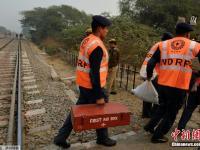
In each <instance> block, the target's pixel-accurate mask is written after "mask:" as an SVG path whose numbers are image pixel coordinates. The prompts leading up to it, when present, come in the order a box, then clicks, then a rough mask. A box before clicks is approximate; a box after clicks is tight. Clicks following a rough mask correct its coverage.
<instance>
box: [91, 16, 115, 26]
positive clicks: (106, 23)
mask: <svg viewBox="0 0 200 150" xmlns="http://www.w3.org/2000/svg"><path fill="white" fill-rule="evenodd" d="M92 20H93V22H95V23H96V24H98V25H101V26H111V24H112V23H111V21H110V20H109V19H107V18H106V17H103V16H100V15H95V16H93V17H92Z"/></svg>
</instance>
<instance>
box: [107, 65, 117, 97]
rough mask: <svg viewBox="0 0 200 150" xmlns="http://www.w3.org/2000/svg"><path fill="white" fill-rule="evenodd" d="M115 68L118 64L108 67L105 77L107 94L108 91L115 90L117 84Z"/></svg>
mask: <svg viewBox="0 0 200 150" xmlns="http://www.w3.org/2000/svg"><path fill="white" fill-rule="evenodd" d="M117 69H118V66H116V67H112V68H109V70H108V78H107V91H108V94H110V92H116V89H117V87H116V86H117V85H116V76H117Z"/></svg>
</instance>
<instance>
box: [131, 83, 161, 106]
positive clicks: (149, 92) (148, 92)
mask: <svg viewBox="0 0 200 150" xmlns="http://www.w3.org/2000/svg"><path fill="white" fill-rule="evenodd" d="M131 92H132V93H133V94H135V96H137V97H138V98H140V99H142V100H143V101H145V102H150V103H154V104H158V103H159V99H158V92H157V91H156V89H155V88H154V86H153V84H152V82H151V81H145V82H143V83H142V84H140V85H139V86H137V87H136V88H135V89H132V90H131Z"/></svg>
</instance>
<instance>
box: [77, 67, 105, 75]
mask: <svg viewBox="0 0 200 150" xmlns="http://www.w3.org/2000/svg"><path fill="white" fill-rule="evenodd" d="M77 70H79V71H82V72H85V73H89V72H90V68H84V67H81V66H77ZM107 71H108V68H107V67H101V68H100V71H99V72H107Z"/></svg>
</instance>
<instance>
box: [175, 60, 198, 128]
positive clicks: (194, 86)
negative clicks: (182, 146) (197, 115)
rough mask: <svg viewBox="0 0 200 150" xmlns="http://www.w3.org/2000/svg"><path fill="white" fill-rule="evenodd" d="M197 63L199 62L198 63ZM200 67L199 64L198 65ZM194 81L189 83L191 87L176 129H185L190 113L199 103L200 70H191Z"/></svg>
mask: <svg viewBox="0 0 200 150" xmlns="http://www.w3.org/2000/svg"><path fill="white" fill-rule="evenodd" d="M198 65H199V64H198ZM199 67H200V66H199ZM193 78H194V82H193V81H192V83H191V89H190V93H189V97H188V100H187V102H186V105H185V108H184V110H183V113H182V116H181V119H180V121H179V123H178V129H179V130H180V131H182V130H183V129H185V127H186V124H187V122H188V121H189V120H190V118H191V116H192V113H193V112H194V110H195V109H196V108H197V106H198V105H200V71H199V70H196V69H195V70H194V71H193Z"/></svg>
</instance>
